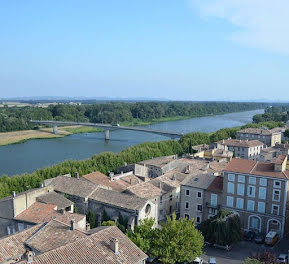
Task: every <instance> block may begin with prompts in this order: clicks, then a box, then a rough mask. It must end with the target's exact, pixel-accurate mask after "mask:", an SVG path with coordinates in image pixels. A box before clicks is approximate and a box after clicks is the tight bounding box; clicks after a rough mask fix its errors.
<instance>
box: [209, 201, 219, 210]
mask: <svg viewBox="0 0 289 264" xmlns="http://www.w3.org/2000/svg"><path fill="white" fill-rule="evenodd" d="M206 206H207V207H208V208H214V209H220V207H221V206H220V205H219V204H212V203H210V202H206Z"/></svg>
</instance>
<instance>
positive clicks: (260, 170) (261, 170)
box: [225, 159, 289, 179]
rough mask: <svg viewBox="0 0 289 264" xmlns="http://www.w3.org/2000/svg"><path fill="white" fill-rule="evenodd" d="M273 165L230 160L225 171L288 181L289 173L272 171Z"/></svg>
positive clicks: (286, 171)
mask: <svg viewBox="0 0 289 264" xmlns="http://www.w3.org/2000/svg"><path fill="white" fill-rule="evenodd" d="M274 168H275V166H274V163H267V162H260V161H253V160H245V159H232V160H231V162H230V163H229V164H228V166H227V167H226V169H225V171H232V172H239V173H246V174H253V175H260V176H268V177H274V178H281V179H289V171H288V170H285V171H284V172H279V171H275V170H274Z"/></svg>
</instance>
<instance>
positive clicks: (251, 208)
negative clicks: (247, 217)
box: [247, 200, 255, 211]
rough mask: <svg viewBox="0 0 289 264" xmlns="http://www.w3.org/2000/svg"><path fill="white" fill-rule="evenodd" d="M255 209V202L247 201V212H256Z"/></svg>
mask: <svg viewBox="0 0 289 264" xmlns="http://www.w3.org/2000/svg"><path fill="white" fill-rule="evenodd" d="M254 207H255V202H254V201H252V200H248V201H247V210H248V211H254Z"/></svg>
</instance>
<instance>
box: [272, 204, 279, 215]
mask: <svg viewBox="0 0 289 264" xmlns="http://www.w3.org/2000/svg"><path fill="white" fill-rule="evenodd" d="M271 214H273V215H279V205H277V204H272V210H271Z"/></svg>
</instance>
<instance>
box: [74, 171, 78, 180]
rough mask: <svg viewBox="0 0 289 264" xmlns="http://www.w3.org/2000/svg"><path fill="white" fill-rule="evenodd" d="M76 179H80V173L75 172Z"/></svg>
mask: <svg viewBox="0 0 289 264" xmlns="http://www.w3.org/2000/svg"><path fill="white" fill-rule="evenodd" d="M74 177H75V178H76V179H79V173H78V172H77V171H76V172H74Z"/></svg>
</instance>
